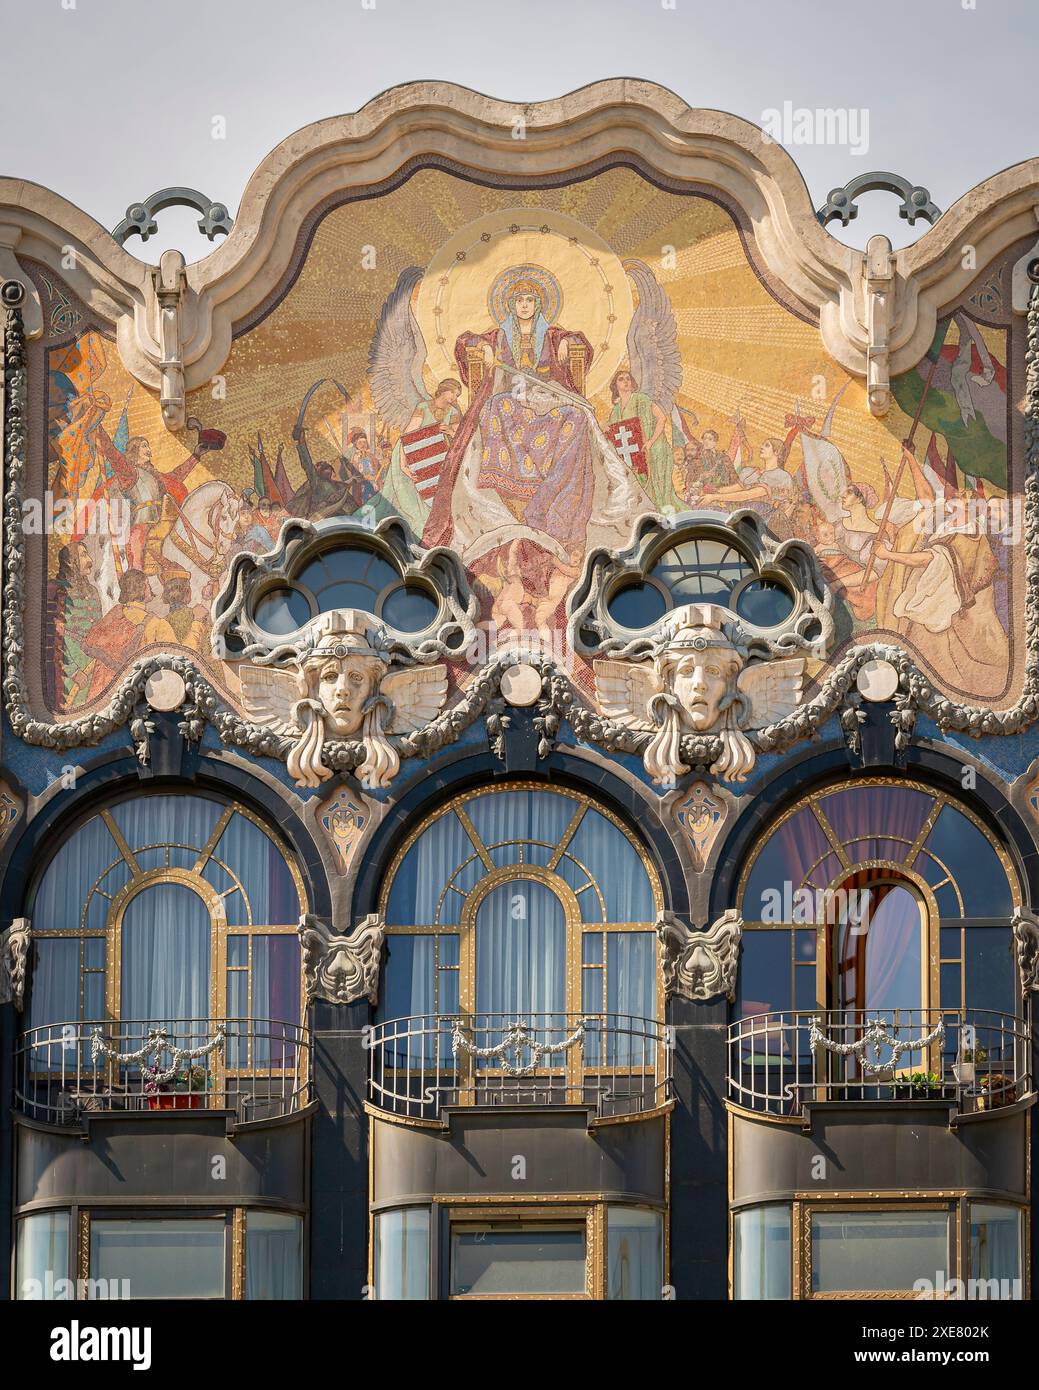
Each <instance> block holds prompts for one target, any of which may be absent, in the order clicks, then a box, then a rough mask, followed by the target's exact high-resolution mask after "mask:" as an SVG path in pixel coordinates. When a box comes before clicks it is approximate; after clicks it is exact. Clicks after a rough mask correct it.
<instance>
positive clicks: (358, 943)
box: [299, 912, 386, 1004]
mask: <svg viewBox="0 0 1039 1390" xmlns="http://www.w3.org/2000/svg"><path fill="white" fill-rule="evenodd" d="M385 937H386V924H385V923H384V922H383V921H382V919H381V918H380V917H379V916H378V915H377V914H376V913H374V912H373V913H370V914H369V915H368V916H367V917H365V919H364V921H363V922H361V923H360V924H359V925H358V926H356V927H355V928H354V930H353V931H352V932H351V933H350V934H349V936H336V935H333V934H332V932H331V931H330V929H329V927H328V926H327V925H326V924H325V923H323V922H322V921H321V919H320V918H318V917H314V916H312V915H310V914H309V913H307V914H304V916H302V917H301V918H300V919H299V939H300V945H301V947H302V950H303V981H304V985H305V987H306V992H307V1002H308V1003H309V1002H310V1001H311V1000H314V999H325V1000H327V1001H328V1003H330V1004H352V1003H353V1002H354V1001H355V1000H357V999H365V998H366V999H368V1001H369V1002H370V1003H372V1004H377V1003H378V1002H379V965H380V961H381V959H382V945H383V941H384V940H385Z"/></svg>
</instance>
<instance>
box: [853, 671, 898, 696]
mask: <svg viewBox="0 0 1039 1390" xmlns="http://www.w3.org/2000/svg"><path fill="white" fill-rule="evenodd" d="M855 684H856V685H857V686H858V689H859V694H860V695H861V696H862V698H863V699H864V700H871V701H873V702H874V703H879V702H880V701H882V700H890V699H891V697H892V696H893V695H894V693H895V691H896V690H897V689H898V672H897V671H896V670H895V668H894V667H893V666H892V665H891V662H890V661H864V662H863V664H862V665H861V666H860V667H859V673H858V675H857V676H856V677H855Z"/></svg>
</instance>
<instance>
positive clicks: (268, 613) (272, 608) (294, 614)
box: [254, 588, 310, 636]
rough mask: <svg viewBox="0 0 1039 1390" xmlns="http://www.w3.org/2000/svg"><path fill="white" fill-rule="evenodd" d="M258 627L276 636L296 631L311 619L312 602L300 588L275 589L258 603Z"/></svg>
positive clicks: (256, 617)
mask: <svg viewBox="0 0 1039 1390" xmlns="http://www.w3.org/2000/svg"><path fill="white" fill-rule="evenodd" d="M254 616H255V619H256V624H257V626H258V627H261V628H263V630H264V632H270V633H272V634H274V635H275V636H280V635H281V634H282V633H286V632H295V631H296V629H297V628H298V627H302V626H303V624H304V623H306V622H309V620H310V604H309V603H308V602H307V599H306V595H305V594H301V593H300V591H299V590H298V589H288V588H285V589H274V590H272V591H271V592H270V593H269V594H265V595H264V597H263V598H262V599H261V600H260V601H259V603H258V604H257V605H256V610H255V615H254Z"/></svg>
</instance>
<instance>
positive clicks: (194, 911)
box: [121, 883, 210, 1042]
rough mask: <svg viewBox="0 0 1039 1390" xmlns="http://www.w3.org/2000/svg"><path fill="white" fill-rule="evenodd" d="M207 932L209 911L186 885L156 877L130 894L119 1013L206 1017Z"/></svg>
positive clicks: (155, 1018)
mask: <svg viewBox="0 0 1039 1390" xmlns="http://www.w3.org/2000/svg"><path fill="white" fill-rule="evenodd" d="M209 936H210V921H209V912H208V910H207V908H206V905H205V903H204V902H203V901H202V899H201V898H200V897H199V896H198V894H197V893H193V892H192V891H191V889H190V888H185V887H183V886H182V885H181V884H179V883H157V884H155V885H154V886H152V887H151V888H146V889H145V890H144V892H143V893H138V894H137V896H136V897H135V898H133V899H131V901H130V903H129V906H128V907H127V909H126V913H125V915H124V917H123V949H122V1010H121V1012H122V1017H123V1018H124V1019H141V1020H144V1021H147V1022H149V1023H153V1024H155V1023H169V1024H174V1023H176V1022H177V1021H178V1020H181V1019H188V1018H195V1019H208V1017H209V1012H210V1009H209ZM203 1031H204V1029H203ZM198 1041H199V1042H201V1041H202V1038H201V1037H200V1038H199V1039H198Z"/></svg>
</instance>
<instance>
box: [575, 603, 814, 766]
mask: <svg viewBox="0 0 1039 1390" xmlns="http://www.w3.org/2000/svg"><path fill="white" fill-rule="evenodd" d="M593 667H594V671H595V687H596V693H597V695H598V698H599V703H600V705H601V707H602V710H603V712H604V713H605V714H606V715H608V716H609V717H610V718H611V719H614V720H616V721H617V722H618V723H620V724H623V725H626V726H627V727H628V728H630V729H634V730H637V731H638V732H640V733H648V734H650V735H651V738H650V739H649V742H648V743H647V745H646V748H645V751H644V753H643V762H644V765H645V768H646V771H647V772H648V773H649V775H650V777H651V778H652V779H653V781H654V782H656V783H657V784H658V785H672V784H673V783H674V781H675V779H676V778H678V777H681V776H684V774H685V773H687V772H688V771H689V770H690V768H689V765H688V764H687V763H684V762H683V761H682V756H681V747H682V739H683V737H685V736H687V735H705V734H713V735H715V736H716V737H717V738H718V739H719V740H720V742H721V753H720V755H719V756H718V757H717V758H716V759H715V761H714V762H713V763H712V764H711V769H710V770H711V772H712V773H714V774H715V775H716V776H718V777H725V778H728V779H729V780H730V781H733V782H742V781H743V780H744V779H745V778H746V776H747V774H748V773H749V772H751V770H752V769H753V767H754V761H755V756H756V755H755V751H754V747H753V745H752V744H751V742H750V739H749V738H748V737H747V732H746V731H747V730H749V729H759V728H763V727H764V726H765V725H767V724H771V723H773V722H774V721H775V720H777V719H781V718H783V717H785V716H786V715H788V714H790V713H791V712H792V711H793V710H794V709H795V708H796V706H797V705H798V704H799V703H800V700H801V695H802V691H803V687H804V672H805V662H804V658H803V657H799V656H798V657H784V658H781V659H778V660H758V661H751V660H750V650H749V647H748V645H747V642H746V640H745V637H744V634H743V632H742V630H741V628H740V626H739V624H738V623H736V622H733V621H732V620H731V619H730V618H729V617H728V615H727V614H726V613H725V612H724V610H723V609H721V608H718V607H716V606H715V605H714V604H687V605H685V606H684V607H682V608H677V609H675V610H674V611H673V612H672V613H670V614H669V615H668V616H667V617H666V618H665V619H664V620H663V621H662V622H661V623H660V625H659V627H658V629H657V633H656V636H655V637H654V638H653V639H652V642H651V645H650V646H649V648H648V649H642V650H639V651H638V652H637V654H636V655H634V656H633V657H603V658H600V659H599V660H597V661H595V662H594V663H593Z"/></svg>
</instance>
